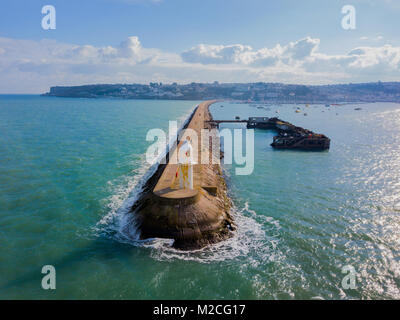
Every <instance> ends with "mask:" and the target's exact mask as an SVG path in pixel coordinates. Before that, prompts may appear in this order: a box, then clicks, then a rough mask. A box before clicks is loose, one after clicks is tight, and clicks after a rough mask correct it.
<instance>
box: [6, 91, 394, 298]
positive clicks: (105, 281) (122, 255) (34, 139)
mask: <svg viewBox="0 0 400 320" xmlns="http://www.w3.org/2000/svg"><path fill="white" fill-rule="evenodd" d="M196 103H197V102H195V101H156V100H153V101H141V100H131V101H127V100H112V99H102V100H91V99H68V98H49V97H39V96H0V133H1V134H0V244H1V246H0V298H2V299H5V298H28V299H46V298H50V299H53V298H54V299H55V298H58V299H82V298H87V299H96V298H112V299H127V298H131V299H156V298H158V299H167V298H169V299H210V298H211V299H213V298H227V299H228V298H233V299H236V298H241V299H311V298H324V299H332V298H333V299H341V298H344V299H352V298H364V299H366V298H377V299H382V298H397V299H399V298H400V258H399V257H400V255H399V247H400V217H399V214H400V160H399V159H400V105H396V104H363V105H357V106H361V107H362V110H361V111H355V110H354V108H355V106H353V105H347V106H338V107H330V108H326V107H324V106H313V105H312V106H310V107H309V108H306V107H305V106H304V105H303V106H301V108H302V110H303V111H302V112H307V114H308V115H307V116H304V115H303V113H295V112H294V109H293V106H292V105H286V106H270V107H268V109H269V110H266V109H265V108H264V109H258V108H257V107H255V106H251V105H244V104H231V103H218V104H215V105H213V106H212V107H211V111H212V113H213V115H214V117H215V118H216V119H226V118H229V119H233V118H234V116H236V115H238V116H241V117H243V118H247V117H248V116H257V115H260V116H261V115H262V116H275V115H278V116H279V117H281V118H282V119H284V120H287V121H291V122H293V123H295V124H296V125H300V126H304V127H306V128H308V129H311V130H314V131H316V132H322V133H325V134H326V135H328V136H329V137H330V138H331V139H332V143H331V149H330V150H329V152H301V151H276V150H273V149H272V148H271V147H270V146H269V144H270V143H271V142H272V137H273V135H274V133H273V132H270V131H263V130H256V132H255V170H254V172H253V174H252V175H251V176H236V175H235V174H234V172H235V171H234V166H231V165H229V166H228V165H226V166H225V173H226V176H227V182H228V185H229V193H230V195H231V197H232V199H233V201H234V214H235V218H236V222H237V224H238V231H237V232H236V234H235V236H234V237H233V238H232V239H229V240H227V241H224V242H222V243H219V244H217V245H214V246H211V247H209V248H205V249H203V250H200V251H196V252H190V253H183V252H180V251H176V250H174V249H172V248H170V242H169V241H167V240H158V239H154V240H151V241H145V242H143V241H138V240H137V232H136V231H135V229H134V228H133V227H132V217H131V216H130V215H128V214H126V212H127V208H128V207H129V206H130V205H131V204H132V203H133V201H134V200H135V197H136V196H137V190H139V189H140V183H141V182H142V181H145V179H146V176H148V175H149V171H148V170H152V169H151V168H150V169H149V165H147V164H146V163H145V157H144V153H145V151H146V149H147V147H148V146H149V145H150V142H146V140H145V137H146V133H147V131H148V130H149V129H151V128H163V129H166V128H167V127H168V120H179V122H180V123H182V121H183V120H185V119H186V118H187V116H188V115H189V114H190V112H191V111H192V110H193V108H194V106H195V105H196ZM221 104H222V105H224V108H221V107H220V105H221ZM276 110H279V114H278V113H276V112H275V111H276ZM223 127H232V128H234V127H240V125H228V124H226V125H224V126H223ZM146 172H147V174H146ZM48 264H50V265H54V267H55V268H56V271H57V289H56V290H54V291H46V290H43V289H42V288H41V278H42V274H41V268H42V266H43V265H48ZM349 264H350V265H352V266H353V267H354V268H355V270H356V272H357V278H356V289H347V290H346V289H344V288H342V285H341V281H342V278H343V277H344V276H345V274H342V272H341V271H342V267H343V266H344V265H349Z"/></svg>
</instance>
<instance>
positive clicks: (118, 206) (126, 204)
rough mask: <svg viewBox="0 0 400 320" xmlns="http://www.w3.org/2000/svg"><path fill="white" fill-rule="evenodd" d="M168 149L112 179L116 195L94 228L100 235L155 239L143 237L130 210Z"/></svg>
mask: <svg viewBox="0 0 400 320" xmlns="http://www.w3.org/2000/svg"><path fill="white" fill-rule="evenodd" d="M196 107H197V106H196ZM196 107H194V108H193V109H192V110H190V111H189V112H188V113H187V114H185V115H184V116H182V117H181V118H179V119H178V121H179V122H181V123H182V124H181V126H180V128H179V130H178V132H180V131H181V130H182V128H183V127H184V126H185V125H186V124H187V123H188V121H189V119H190V117H191V115H192V114H193V112H194V110H195V109H196ZM172 143H173V141H169V145H168V146H170V145H171V144H172ZM167 150H168V148H167V147H166V148H165V149H164V150H163V152H162V153H161V154H160V156H159V157H158V159H157V160H156V161H155V163H154V164H152V165H151V164H149V163H148V162H147V161H146V155H145V154H143V155H141V157H140V159H139V165H138V168H137V169H135V170H133V171H132V172H131V173H130V174H128V175H126V176H124V177H122V178H119V179H117V181H116V182H115V181H109V182H108V185H109V187H110V188H111V190H112V192H111V193H112V195H111V196H110V197H109V198H107V199H106V202H107V209H108V210H107V211H108V212H107V214H106V215H105V216H104V217H102V218H101V219H100V221H99V222H98V223H97V224H96V225H95V226H94V227H93V231H94V232H95V234H96V235H102V236H106V237H110V238H112V239H114V240H117V241H119V242H123V243H129V244H133V245H145V244H146V243H148V242H149V241H150V242H151V239H146V240H140V231H139V229H138V226H137V221H136V216H135V215H134V214H132V213H131V212H130V210H131V208H132V206H133V204H134V203H135V202H136V201H137V200H138V199H139V198H140V195H141V194H142V192H143V187H144V186H145V184H146V182H147V180H148V179H149V178H151V176H152V175H153V174H154V173H155V172H156V171H157V168H158V166H159V165H160V162H161V160H162V159H163V158H164V157H165V155H166V153H167ZM121 180H122V181H121Z"/></svg>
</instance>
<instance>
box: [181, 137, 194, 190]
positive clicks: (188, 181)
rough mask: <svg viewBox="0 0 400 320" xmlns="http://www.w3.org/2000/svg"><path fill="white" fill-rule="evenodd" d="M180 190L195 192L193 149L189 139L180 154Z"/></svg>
mask: <svg viewBox="0 0 400 320" xmlns="http://www.w3.org/2000/svg"><path fill="white" fill-rule="evenodd" d="M178 172H179V188H181V189H192V190H193V147H192V145H191V143H190V140H189V139H187V140H186V141H185V142H183V144H182V146H181V147H180V148H179V153H178Z"/></svg>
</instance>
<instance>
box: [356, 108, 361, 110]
mask: <svg viewBox="0 0 400 320" xmlns="http://www.w3.org/2000/svg"><path fill="white" fill-rule="evenodd" d="M354 110H362V108H355V109H354Z"/></svg>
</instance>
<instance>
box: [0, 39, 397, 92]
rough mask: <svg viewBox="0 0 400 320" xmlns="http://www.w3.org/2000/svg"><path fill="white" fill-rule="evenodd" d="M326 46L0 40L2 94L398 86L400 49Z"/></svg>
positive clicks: (309, 43)
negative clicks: (131, 86) (207, 85)
mask: <svg viewBox="0 0 400 320" xmlns="http://www.w3.org/2000/svg"><path fill="white" fill-rule="evenodd" d="M319 44H320V40H319V39H315V38H310V37H307V38H304V39H300V40H298V41H294V42H290V43H288V44H286V45H281V44H276V45H275V46H273V47H271V48H267V47H265V48H260V49H257V50H255V49H253V48H252V47H250V46H247V45H242V44H234V45H225V46H224V45H207V44H200V45H197V46H195V47H193V48H191V49H189V50H187V51H184V52H183V53H182V54H181V55H179V54H176V53H169V52H165V51H162V50H159V49H153V48H144V47H143V46H142V45H141V43H140V40H139V39H138V37H129V38H128V39H126V40H125V41H122V42H121V43H120V44H119V45H117V46H105V47H95V46H92V45H74V44H66V43H60V42H57V41H54V40H41V41H31V40H16V39H10V38H0V93H7V92H11V93H13V92H45V91H47V90H48V89H49V87H50V86H54V85H80V84H88V83H133V82H139V83H147V82H150V81H163V82H174V81H177V82H191V81H201V82H211V81H214V80H218V81H226V82H253V81H279V82H287V83H294V82H298V83H314V84H318V83H338V82H358V81H376V80H382V81H385V80H386V81H392V80H398V78H399V75H400V47H393V46H391V45H384V46H375V47H372V46H362V47H356V48H354V49H353V50H351V51H350V52H348V53H343V54H341V55H328V54H325V53H322V52H320V51H319Z"/></svg>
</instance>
